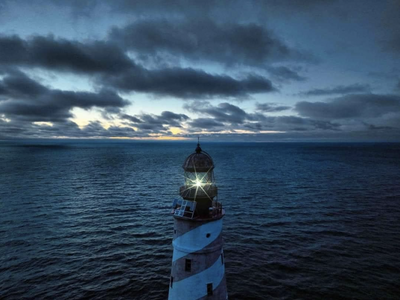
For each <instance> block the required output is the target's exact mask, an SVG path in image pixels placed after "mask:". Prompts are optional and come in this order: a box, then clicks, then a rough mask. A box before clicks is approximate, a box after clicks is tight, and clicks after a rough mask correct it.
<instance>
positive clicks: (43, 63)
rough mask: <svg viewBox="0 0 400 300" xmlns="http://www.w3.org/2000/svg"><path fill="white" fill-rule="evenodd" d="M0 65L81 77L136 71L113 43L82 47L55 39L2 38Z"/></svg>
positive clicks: (0, 43)
mask: <svg viewBox="0 0 400 300" xmlns="http://www.w3.org/2000/svg"><path fill="white" fill-rule="evenodd" d="M0 64H1V65H11V66H15V65H18V66H30V67H42V68H46V69H51V70H58V71H73V72H79V73H86V74H87V73H89V74H90V73H98V72H101V73H116V72H123V71H124V70H128V69H130V68H133V67H134V63H133V62H132V61H131V60H130V59H129V58H128V56H127V55H126V54H125V53H124V52H122V51H121V50H120V49H119V48H118V47H117V46H115V45H113V44H112V43H107V42H101V41H95V42H88V43H82V42H78V41H69V40H66V39H56V38H54V37H53V36H47V37H43V36H35V37H32V38H29V39H26V40H24V39H21V38H20V37H18V36H16V35H14V36H4V35H3V36H0Z"/></svg>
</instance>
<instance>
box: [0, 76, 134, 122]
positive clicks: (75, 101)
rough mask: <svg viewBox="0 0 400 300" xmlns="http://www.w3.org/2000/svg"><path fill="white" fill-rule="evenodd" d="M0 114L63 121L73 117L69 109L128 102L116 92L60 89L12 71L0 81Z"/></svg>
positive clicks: (118, 105) (112, 106)
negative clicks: (48, 86)
mask: <svg viewBox="0 0 400 300" xmlns="http://www.w3.org/2000/svg"><path fill="white" fill-rule="evenodd" d="M0 89H1V95H0V99H2V101H1V102H0V114H5V115H6V116H7V117H9V118H17V119H20V120H29V121H32V122H35V121H37V122H41V121H49V122H64V121H65V120H66V119H68V118H70V117H72V113H71V109H72V108H74V107H79V108H83V109H89V108H92V107H99V108H105V109H109V108H121V107H124V106H126V105H128V104H129V102H128V101H126V100H124V99H123V98H121V97H120V96H119V95H118V94H116V93H115V92H112V91H109V90H105V89H102V90H100V91H99V92H98V93H89V92H74V91H62V90H57V89H50V88H47V87H45V86H43V85H41V84H39V83H37V82H36V81H34V80H32V79H31V78H29V77H28V76H26V75H25V74H24V73H22V72H13V73H11V74H9V75H7V76H6V77H5V78H3V80H2V81H0Z"/></svg>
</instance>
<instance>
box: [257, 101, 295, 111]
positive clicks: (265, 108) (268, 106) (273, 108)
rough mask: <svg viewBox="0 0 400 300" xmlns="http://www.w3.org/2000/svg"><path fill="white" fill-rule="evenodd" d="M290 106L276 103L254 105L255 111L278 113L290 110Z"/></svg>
mask: <svg viewBox="0 0 400 300" xmlns="http://www.w3.org/2000/svg"><path fill="white" fill-rule="evenodd" d="M290 108H291V107H290V106H286V105H278V104H276V103H256V110H257V111H260V112H266V113H267V112H280V111H284V110H288V109H290Z"/></svg>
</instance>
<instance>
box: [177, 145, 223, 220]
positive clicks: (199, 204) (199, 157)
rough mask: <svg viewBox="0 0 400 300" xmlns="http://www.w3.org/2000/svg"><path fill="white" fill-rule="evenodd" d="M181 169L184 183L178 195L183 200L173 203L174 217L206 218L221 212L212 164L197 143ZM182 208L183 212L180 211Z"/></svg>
mask: <svg viewBox="0 0 400 300" xmlns="http://www.w3.org/2000/svg"><path fill="white" fill-rule="evenodd" d="M182 168H183V170H184V180H185V182H184V185H183V186H181V187H180V190H179V194H180V196H181V197H182V198H183V200H177V201H176V202H175V201H174V205H173V206H175V207H173V208H174V211H175V215H177V214H178V215H179V214H181V215H180V216H182V217H183V216H186V217H187V216H191V218H196V217H201V218H208V217H212V216H215V214H218V212H221V211H222V207H221V205H220V204H219V203H218V201H217V199H216V198H217V195H218V188H217V186H216V184H215V178H214V162H213V160H212V158H211V156H210V155H209V154H208V153H207V152H205V151H203V150H202V149H201V147H200V144H199V143H198V144H197V148H196V150H195V152H194V153H192V154H191V155H189V156H188V157H187V158H186V160H185V162H184V163H183V166H182ZM183 206H185V211H184V212H182V209H181V207H183ZM187 207H188V209H187ZM178 208H179V209H178ZM190 214H191V215H190Z"/></svg>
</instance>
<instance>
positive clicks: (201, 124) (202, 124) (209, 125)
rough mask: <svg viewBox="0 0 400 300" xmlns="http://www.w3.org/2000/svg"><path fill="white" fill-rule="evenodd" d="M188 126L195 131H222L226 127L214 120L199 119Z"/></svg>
mask: <svg viewBox="0 0 400 300" xmlns="http://www.w3.org/2000/svg"><path fill="white" fill-rule="evenodd" d="M188 125H189V126H190V127H191V128H195V129H206V130H207V129H208V130H215V129H218V130H220V129H221V128H222V127H224V126H225V125H224V124H223V123H220V122H217V121H215V120H214V119H213V118H198V119H194V120H193V121H191V122H189V123H188Z"/></svg>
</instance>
